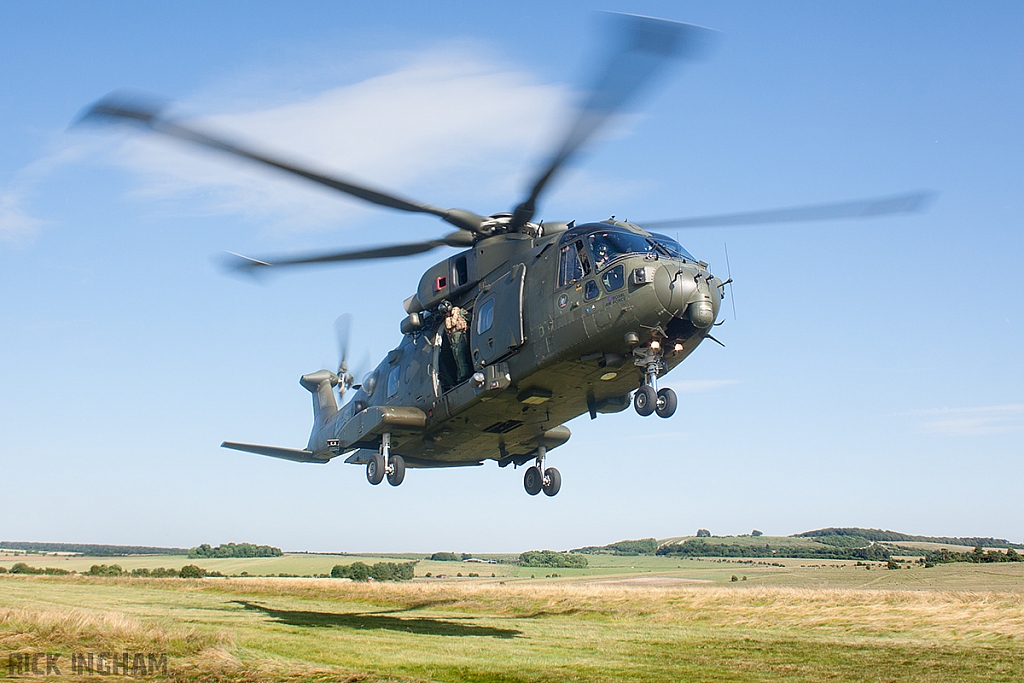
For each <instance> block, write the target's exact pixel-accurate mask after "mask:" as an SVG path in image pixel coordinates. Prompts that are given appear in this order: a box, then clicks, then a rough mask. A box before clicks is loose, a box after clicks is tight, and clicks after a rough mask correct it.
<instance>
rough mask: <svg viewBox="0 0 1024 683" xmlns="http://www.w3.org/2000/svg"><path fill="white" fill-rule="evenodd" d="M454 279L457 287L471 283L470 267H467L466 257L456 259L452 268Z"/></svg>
mask: <svg viewBox="0 0 1024 683" xmlns="http://www.w3.org/2000/svg"><path fill="white" fill-rule="evenodd" d="M452 279H453V280H454V281H455V286H456V287H461V286H462V285H464V284H466V283H467V282H469V267H468V266H467V265H466V257H465V256H459V257H457V258H456V259H455V263H454V264H453V266H452Z"/></svg>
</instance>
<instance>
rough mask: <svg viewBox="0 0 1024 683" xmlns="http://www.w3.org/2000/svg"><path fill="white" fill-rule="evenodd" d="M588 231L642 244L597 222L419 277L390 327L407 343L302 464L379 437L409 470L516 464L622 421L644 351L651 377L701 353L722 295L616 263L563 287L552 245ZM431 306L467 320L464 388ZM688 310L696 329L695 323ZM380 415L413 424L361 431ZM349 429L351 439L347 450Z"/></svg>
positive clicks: (518, 239) (697, 279)
mask: <svg viewBox="0 0 1024 683" xmlns="http://www.w3.org/2000/svg"><path fill="white" fill-rule="evenodd" d="M594 226H599V227H600V226H604V227H608V226H615V227H617V228H619V229H620V230H628V231H630V232H632V233H635V234H637V235H642V236H646V235H647V233H644V232H642V231H641V230H639V228H637V227H636V226H632V225H629V224H623V223H611V222H609V223H602V224H591V225H589V226H580V227H579V228H572V229H570V230H568V231H565V230H564V229H563V230H559V231H558V232H555V233H554V234H548V235H544V236H542V237H531V236H528V235H524V234H510V235H509V234H506V235H499V236H495V237H491V238H487V239H484V240H481V241H479V242H478V243H477V244H476V245H474V247H473V248H472V249H469V250H466V251H464V252H461V253H459V254H456V255H455V256H453V257H451V258H449V259H447V260H445V261H443V262H441V263H439V264H437V265H436V266H434V267H433V268H431V269H430V270H428V271H427V273H426V274H425V275H424V276H423V279H422V280H421V283H420V287H419V290H418V291H417V294H416V295H415V297H412V298H411V299H412V300H413V303H412V304H411V309H412V310H413V313H412V315H411V316H410V319H407V321H406V323H403V328H404V329H406V330H409V333H407V334H405V335H404V336H403V339H402V342H401V344H400V345H399V346H398V348H397V349H394V350H393V351H391V352H390V353H389V354H388V356H387V358H385V360H384V361H382V362H381V363H380V365H378V367H377V368H376V369H375V370H374V371H373V372H372V373H370V374H369V375H367V378H366V379H365V380H364V381H363V384H362V387H361V388H360V389H359V390H357V391H356V392H355V395H354V396H353V397H352V399H351V400H350V401H349V402H348V403H346V405H345V406H344V407H342V408H341V409H340V410H338V411H337V412H336V413H333V414H331V415H329V416H326V417H325V419H318V420H317V424H316V425H315V426H314V430H313V433H312V435H311V438H310V442H309V445H308V447H307V450H309V451H312V452H313V453H314V454H315V457H317V458H318V459H329V458H331V457H334V456H336V455H341V454H343V453H346V452H349V451H353V450H358V449H376V448H377V446H378V444H379V443H380V434H381V432H382V431H384V430H386V431H388V432H389V433H390V434H391V450H392V452H394V453H397V454H400V455H402V456H403V457H404V458H405V459H406V461H407V462H408V463H409V465H410V466H412V467H417V466H419V467H430V466H442V467H443V466H452V465H456V464H475V463H478V462H481V461H483V460H486V459H494V460H498V461H499V463H500V464H502V465H505V464H508V463H509V462H515V463H522V462H525V461H526V460H527V459H529V458H530V457H532V456H533V454H534V453H535V452H536V451H537V449H538V446H545V447H546V448H553V447H557V446H558V445H560V444H561V443H564V442H565V441H566V440H567V439H568V438H569V431H568V429H566V428H565V427H562V425H563V424H564V423H565V422H568V421H569V420H571V419H573V418H575V417H578V416H580V415H582V414H584V413H588V412H589V413H590V414H591V416H592V417H593V416H596V415H597V414H598V413H607V412H618V411H620V410H623V409H625V408H626V407H627V406H628V405H629V400H630V393H631V392H632V391H633V390H635V389H636V388H637V387H638V386H640V385H641V384H642V383H643V381H644V377H645V374H644V373H645V371H646V370H647V365H646V363H645V362H644V361H643V357H644V356H645V354H646V358H647V359H649V358H650V353H651V342H652V341H654V342H656V343H655V347H658V346H659V345H660V347H661V348H660V349H658V351H659V360H660V361H661V365H660V367H659V371H658V374H664V373H665V372H668V371H669V370H671V369H672V368H674V367H675V366H676V365H678V364H679V363H681V362H682V361H683V360H684V359H685V358H686V357H687V356H689V354H690V353H692V352H693V350H694V349H695V348H696V347H697V346H698V345H699V344H700V342H701V341H703V339H704V337H705V335H706V334H707V331H708V329H709V326H710V322H713V321H714V319H715V317H717V313H718V309H719V305H720V302H721V285H722V283H721V281H720V280H718V279H717V278H715V277H714V276H712V275H711V273H710V272H708V270H707V266H706V264H704V263H699V262H698V263H695V262H692V261H690V260H688V259H684V258H677V257H675V256H673V255H666V254H664V253H662V254H658V253H648V254H619V255H617V256H616V257H613V258H611V259H610V260H608V261H607V262H604V263H601V264H600V267H598V266H597V264H596V263H595V264H594V265H593V266H591V265H590V262H589V261H590V260H589V259H588V258H587V256H584V257H583V259H584V261H585V268H586V270H587V271H588V272H586V273H582V272H580V273H576V274H575V275H578V276H579V277H574V278H569V277H567V275H566V274H565V272H564V270H565V260H566V257H565V255H564V253H563V252H564V249H565V245H567V244H569V245H571V244H573V243H574V241H575V240H576V239H577V237H578V239H579V240H580V243H582V240H583V239H584V236H585V235H586V230H587V229H588V228H590V229H591V230H592V229H593V228H594ZM637 271H639V272H637ZM570 275H571V274H570ZM566 280H569V281H566ZM442 302H450V303H451V304H453V305H454V306H457V307H460V308H463V309H465V310H467V311H469V312H470V315H471V318H470V328H471V334H470V337H469V339H468V342H469V345H470V350H469V353H470V354H471V357H472V364H473V369H474V371H475V375H474V376H471V377H469V378H465V377H457V378H452V377H450V372H449V377H448V378H447V379H446V378H445V372H444V366H445V365H446V363H447V365H448V366H450V365H451V362H450V358H446V354H451V353H452V351H451V345H450V343H448V342H447V341H446V339H445V335H446V332H445V328H444V325H443V324H441V322H442V315H443V314H442V313H441V312H439V311H438V310H437V305H438V304H440V303H442ZM442 305H443V304H442ZM701 306H703V307H704V309H705V318H703V319H702V318H700V317H699V316H697V317H695V314H696V312H697V308H699V307H701ZM409 308H410V304H409V303H407V309H409ZM416 309H421V310H418V311H417V310H416ZM442 310H443V309H442ZM707 315H710V322H709V320H708V319H707ZM693 321H697V323H698V324H694V322H693ZM416 323H418V325H417V324H416ZM698 325H703V326H698ZM485 326H486V329H484V328H485ZM635 359H639V362H634V361H635ZM449 383H452V384H454V386H447V385H448V384H449ZM311 390H312V389H311ZM315 400H316V399H315V394H314V401H315ZM315 405H316V403H315ZM381 408H383V409H385V410H383V411H382V410H380V409H381ZM388 408H393V409H394V411H395V412H396V414H397V411H401V410H407V409H416V410H414V411H408V413H409V414H414V415H416V416H419V415H420V411H422V418H421V419H417V418H412V419H408V420H406V421H405V422H404V423H403V422H402V421H401V420H398V419H397V418H396V419H395V422H394V424H395V426H394V428H391V427H381V426H380V425H377V427H376V428H373V424H374V421H373V420H369V421H368V420H367V419H366V415H370V414H372V415H377V416H379V415H382V414H387V411H386V409H388ZM367 411H369V412H367ZM361 415H362V418H360V416H361ZM359 419H362V420H363V422H364V423H366V425H367V428H366V437H365V438H359V437H353V436H352V434H353V429H354V427H353V425H355V424H356V422H354V420H359ZM377 421H379V420H377ZM356 433H358V430H356ZM363 461H364V460H362V459H360V458H358V457H352V458H349V462H363Z"/></svg>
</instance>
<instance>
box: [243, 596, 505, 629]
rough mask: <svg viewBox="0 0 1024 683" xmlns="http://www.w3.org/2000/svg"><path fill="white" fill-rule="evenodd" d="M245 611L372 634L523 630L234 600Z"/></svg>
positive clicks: (294, 622)
mask: <svg viewBox="0 0 1024 683" xmlns="http://www.w3.org/2000/svg"><path fill="white" fill-rule="evenodd" d="M231 602H232V603H234V604H237V605H241V606H242V607H244V608H245V609H250V610H256V611H258V612H262V613H263V614H266V615H267V616H268V617H270V618H272V619H274V620H275V621H278V622H280V623H282V624H289V625H291V626H313V627H324V626H343V627H345V628H352V629H357V630H360V631H369V630H373V629H384V630H387V631H400V632H402V633H418V634H421V635H429V636H486V637H490V638H516V637H518V636H521V635H522V631H518V630H516V629H511V628H491V627H489V626H474V625H472V624H460V623H457V622H453V621H444V620H441V619H430V618H427V617H405V618H403V617H394V616H388V615H386V614H381V613H379V612H377V613H372V612H370V613H367V612H345V613H340V614H339V613H334V612H303V611H298V610H282V609H273V608H271V607H267V606H266V605H261V604H259V603H256V602H247V601H245V600H232V601H231Z"/></svg>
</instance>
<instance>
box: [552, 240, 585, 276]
mask: <svg viewBox="0 0 1024 683" xmlns="http://www.w3.org/2000/svg"><path fill="white" fill-rule="evenodd" d="M589 274H590V259H588V258H587V252H586V250H585V249H584V248H583V240H576V241H575V242H573V243H571V244H567V245H565V246H564V247H562V251H561V260H560V261H559V270H558V286H559V287H564V286H566V285H568V284H572V283H573V282H576V281H578V280H582V279H583V278H585V277H586V276H587V275H589Z"/></svg>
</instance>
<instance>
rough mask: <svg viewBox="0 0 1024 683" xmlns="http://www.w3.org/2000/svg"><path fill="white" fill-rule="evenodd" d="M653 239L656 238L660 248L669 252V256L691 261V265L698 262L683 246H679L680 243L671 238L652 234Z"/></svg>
mask: <svg viewBox="0 0 1024 683" xmlns="http://www.w3.org/2000/svg"><path fill="white" fill-rule="evenodd" d="M651 237H653V238H654V241H655V242H657V243H658V246H659V247H662V248H663V249H664V250H665V251H667V252H668V254H669V256H673V257H675V258H681V259H683V260H684V261H690V262H691V263H696V262H697V259H695V258H693V256H692V255H690V252H688V251H686V250H685V249H683V246H682V245H681V244H679V242H676V241H675V240H674V239H672V238H671V237H668V236H666V235H658V234H655V233H653V232H652V233H651Z"/></svg>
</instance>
